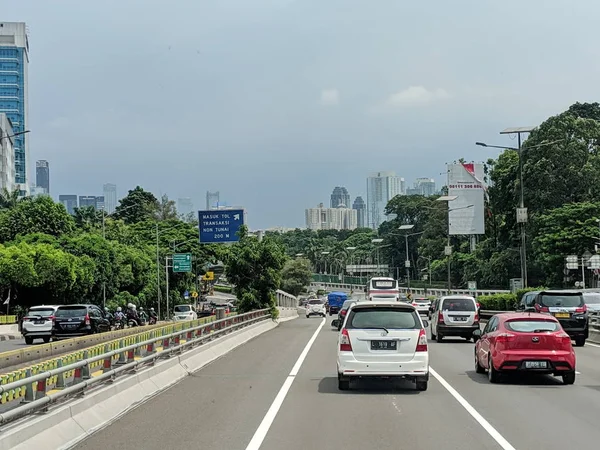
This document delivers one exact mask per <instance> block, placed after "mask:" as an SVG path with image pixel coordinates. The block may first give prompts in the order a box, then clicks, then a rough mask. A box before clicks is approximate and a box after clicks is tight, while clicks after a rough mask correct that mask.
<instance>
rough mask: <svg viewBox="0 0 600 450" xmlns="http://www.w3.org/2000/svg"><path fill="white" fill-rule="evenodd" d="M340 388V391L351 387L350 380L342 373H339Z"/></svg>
mask: <svg viewBox="0 0 600 450" xmlns="http://www.w3.org/2000/svg"><path fill="white" fill-rule="evenodd" d="M338 389H339V390H340V391H347V390H349V389H350V380H348V379H347V378H343V377H342V376H341V375H340V374H338Z"/></svg>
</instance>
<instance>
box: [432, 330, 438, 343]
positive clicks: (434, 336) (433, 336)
mask: <svg viewBox="0 0 600 450" xmlns="http://www.w3.org/2000/svg"><path fill="white" fill-rule="evenodd" d="M436 338H437V336H436V335H435V333H434V332H433V328H432V329H431V339H432V340H434V341H435V340H436Z"/></svg>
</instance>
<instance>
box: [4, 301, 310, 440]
mask: <svg viewBox="0 0 600 450" xmlns="http://www.w3.org/2000/svg"><path fill="white" fill-rule="evenodd" d="M280 317H282V318H283V319H287V320H291V319H294V318H296V317H298V313H297V310H295V308H280ZM277 326H278V323H277V321H273V320H265V321H262V322H259V323H257V324H254V325H249V326H247V327H245V328H242V329H240V330H237V331H235V332H232V333H231V334H229V335H226V336H224V337H222V338H218V339H216V340H214V341H210V342H207V343H205V344H203V345H201V346H199V347H196V348H194V349H191V350H189V351H188V352H185V353H183V354H181V355H178V356H173V357H171V358H169V359H166V360H161V361H160V362H157V363H156V364H155V365H154V366H151V367H146V368H143V369H140V370H139V372H137V373H135V374H133V375H130V376H125V377H123V378H122V379H121V378H117V379H116V381H115V382H113V383H110V384H106V385H102V387H99V388H97V389H94V390H91V391H89V392H87V393H86V394H85V396H84V397H83V398H79V399H74V400H72V401H70V402H68V403H66V404H62V405H56V406H54V407H52V408H51V409H50V411H49V412H47V413H45V414H43V415H31V416H27V417H25V418H23V419H21V420H19V421H16V422H14V423H12V424H8V425H7V426H6V427H3V429H2V433H0V450H9V449H10V450H28V449H31V448H53V449H67V448H71V447H73V446H74V445H76V444H77V443H78V442H80V441H82V440H84V439H85V438H87V437H88V436H90V435H91V434H92V433H94V432H96V431H99V430H101V429H102V428H104V427H106V426H108V425H110V424H111V423H113V422H114V421H116V420H118V419H119V418H120V417H122V416H123V415H124V414H127V412H129V411H130V410H131V409H133V408H135V407H137V406H139V405H140V404H141V403H144V402H146V401H148V400H149V399H151V398H152V397H154V396H155V395H158V394H159V393H160V392H162V391H164V390H165V389H167V388H169V387H170V386H172V385H174V384H176V383H177V382H179V381H181V380H182V379H183V378H185V377H186V376H188V375H190V374H192V373H194V372H196V371H198V370H200V369H201V368H202V367H204V366H206V365H207V364H209V363H211V362H212V361H214V360H216V359H217V358H220V357H221V356H223V355H225V354H226V353H228V352H229V351H231V350H233V349H234V348H236V347H239V346H241V345H243V344H245V343H246V342H248V341H249V340H251V339H253V338H255V337H256V336H259V335H261V334H263V333H265V332H267V331H270V330H272V329H273V328H275V327H277Z"/></svg>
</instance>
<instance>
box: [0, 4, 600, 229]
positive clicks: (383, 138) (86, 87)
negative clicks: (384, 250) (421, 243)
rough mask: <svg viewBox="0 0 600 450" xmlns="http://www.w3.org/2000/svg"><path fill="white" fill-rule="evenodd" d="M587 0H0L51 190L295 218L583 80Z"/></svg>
mask: <svg viewBox="0 0 600 450" xmlns="http://www.w3.org/2000/svg"><path fill="white" fill-rule="evenodd" d="M599 16H600V2H597V1H594V0H578V1H577V2H573V1H567V0H528V1H526V2H524V1H517V0H504V1H502V2H497V1H491V0H453V1H447V0H430V1H427V2H419V1H416V0H412V1H408V0H405V1H401V0H375V1H374V0H326V1H324V0H251V1H249V0H172V1H169V2H166V1H164V0H126V1H123V0H103V1H102V2H98V1H81V0H53V1H48V0H0V20H2V21H7V22H9V21H16V22H26V23H27V25H28V28H29V33H30V36H29V41H30V66H29V82H30V86H29V126H28V128H29V129H30V130H31V133H30V134H29V139H30V152H31V157H30V159H31V161H30V166H29V167H30V168H29V173H30V175H34V173H35V160H37V159H46V160H48V161H49V162H50V171H51V175H50V176H51V194H52V195H53V196H54V197H55V198H57V197H58V195H59V194H71V193H74V194H78V195H101V194H102V185H103V184H104V183H115V184H116V185H117V189H118V194H119V196H124V195H126V193H127V191H128V190H129V189H133V188H134V187H135V186H136V185H140V186H142V187H143V188H144V189H146V190H150V191H152V192H153V193H154V194H155V195H157V196H160V195H162V194H167V195H168V196H169V197H170V198H172V199H175V200H176V199H177V198H179V197H191V198H192V199H193V200H194V205H195V206H196V208H197V209H203V208H204V206H205V194H206V191H207V190H210V191H219V192H220V196H221V201H222V202H223V201H224V202H226V203H227V204H229V205H235V206H243V207H244V208H245V209H246V211H247V220H248V224H249V225H250V227H251V228H253V229H256V228H269V227H278V226H281V227H295V226H300V227H302V226H304V209H305V208H308V207H314V206H316V205H317V204H318V203H320V202H324V203H325V204H328V203H329V196H330V194H331V191H332V190H333V188H334V187H335V186H346V187H347V188H348V191H349V193H350V196H351V197H352V199H354V197H355V196H357V195H362V196H363V198H365V200H366V177H367V176H368V175H369V173H370V172H374V171H383V170H393V171H395V172H396V173H397V175H399V176H402V177H404V178H405V179H406V181H407V184H408V185H412V183H413V181H414V180H415V179H416V178H418V177H432V178H434V179H436V181H437V182H438V185H443V184H444V179H445V173H446V168H445V164H446V163H449V162H453V161H455V160H457V159H459V158H464V159H466V160H468V161H471V160H473V161H485V160H487V159H488V158H490V157H495V156H497V151H496V150H494V149H484V148H481V147H476V146H475V145H474V143H475V141H485V142H487V143H489V144H495V145H508V146H510V145H515V142H514V141H511V140H510V137H509V136H505V135H502V136H501V135H499V134H498V133H499V132H500V131H501V130H503V129H505V128H508V127H516V126H534V125H538V124H539V123H541V122H542V121H544V120H545V119H546V118H548V117H549V116H551V115H555V114H558V113H560V112H562V111H564V110H565V109H567V108H568V107H569V105H571V104H572V103H574V102H576V101H580V102H586V101H587V102H593V101H598V100H599V99H600V83H599V82H598V80H600V58H598V54H599V51H598V41H599V39H598V38H599V37H600V36H599V35H600V31H599V29H598V26H597V17H599Z"/></svg>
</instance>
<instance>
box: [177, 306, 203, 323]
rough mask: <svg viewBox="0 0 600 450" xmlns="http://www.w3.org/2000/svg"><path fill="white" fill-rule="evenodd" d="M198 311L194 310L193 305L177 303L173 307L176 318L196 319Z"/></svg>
mask: <svg viewBox="0 0 600 450" xmlns="http://www.w3.org/2000/svg"><path fill="white" fill-rule="evenodd" d="M197 318H198V313H197V312H196V311H194V306H193V305H176V306H175V307H174V308H173V319H174V320H196V319H197Z"/></svg>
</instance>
